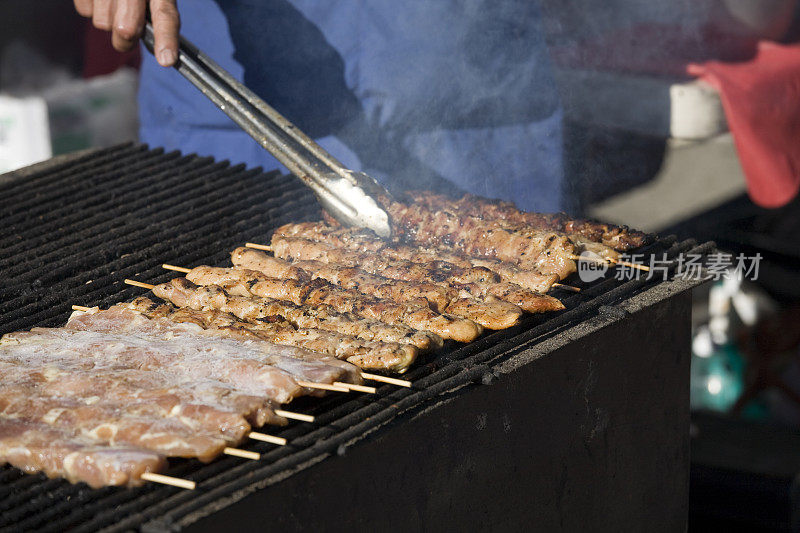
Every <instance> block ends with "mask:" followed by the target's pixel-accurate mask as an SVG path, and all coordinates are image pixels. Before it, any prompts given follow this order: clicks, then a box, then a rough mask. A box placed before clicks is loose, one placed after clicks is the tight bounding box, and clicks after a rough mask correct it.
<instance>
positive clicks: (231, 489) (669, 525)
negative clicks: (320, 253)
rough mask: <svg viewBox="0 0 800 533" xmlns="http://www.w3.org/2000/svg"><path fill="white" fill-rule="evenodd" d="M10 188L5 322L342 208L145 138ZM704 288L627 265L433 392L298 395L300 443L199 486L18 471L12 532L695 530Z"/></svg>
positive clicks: (289, 183)
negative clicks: (692, 365) (695, 306)
mask: <svg viewBox="0 0 800 533" xmlns="http://www.w3.org/2000/svg"><path fill="white" fill-rule="evenodd" d="M0 202H1V203H0V221H2V233H0V333H5V332H9V331H14V330H20V329H28V328H30V327H33V326H58V325H61V324H63V323H64V322H65V321H66V318H67V316H68V315H69V312H70V305H72V304H79V305H89V306H90V305H100V306H102V307H106V306H109V305H113V304H114V303H116V302H119V301H123V300H128V299H131V298H133V297H135V296H139V295H141V294H144V293H145V291H144V290H143V289H137V288H132V287H129V286H126V285H123V284H122V280H123V279H124V278H134V279H139V280H141V281H146V282H149V283H159V282H163V281H166V280H168V279H170V278H172V277H174V274H173V273H167V272H165V271H163V270H162V269H161V268H160V265H161V263H165V262H166V263H172V264H176V265H181V266H187V267H191V266H196V265H199V264H212V265H215V264H218V265H225V264H228V262H229V261H228V253H229V251H230V250H232V249H233V248H235V247H236V246H240V245H241V244H242V243H244V242H246V241H252V242H266V241H267V240H268V238H269V236H270V230H271V229H273V228H275V227H277V226H279V225H281V224H284V223H286V222H292V221H301V220H313V219H318V217H319V215H320V214H319V209H318V207H317V204H316V202H315V200H314V199H313V196H312V195H311V194H310V192H308V191H307V190H306V189H305V188H304V187H303V186H302V185H300V183H299V181H297V180H294V179H293V178H290V177H285V176H281V175H279V174H278V173H268V174H265V173H263V172H261V171H259V170H258V169H254V170H248V169H245V168H243V167H241V166H230V165H228V164H227V163H216V162H214V161H213V160H211V159H208V158H201V157H197V156H185V157H184V156H180V154H177V153H163V151H161V150H148V149H147V147H145V146H142V145H124V146H118V147H114V148H110V149H106V150H102V151H95V152H90V153H85V154H77V155H73V156H68V157H63V158H59V159H55V160H52V161H49V162H47V163H44V164H41V165H37V166H34V167H31V168H28V169H24V170H22V171H18V172H15V173H13V174H9V175H6V176H0ZM711 246H712V245H711V244H706V245H702V246H697V245H696V243H695V242H694V241H683V242H677V241H676V240H675V239H674V238H667V239H662V240H659V241H657V242H656V243H655V244H654V245H652V246H651V247H650V250H649V251H652V252H657V253H659V254H661V253H665V254H667V257H670V258H673V259H674V258H676V257H677V254H679V253H681V252H692V253H706V252H708V251H709V250H710V249H711ZM673 266H674V265H673ZM696 283H697V282H695V281H685V280H670V281H659V280H657V279H654V280H645V279H639V280H615V279H613V277H611V276H609V277H607V278H606V279H605V280H603V281H596V282H593V283H592V284H590V285H585V286H583V290H582V292H581V293H578V294H572V293H564V294H563V298H562V300H563V301H564V303H565V305H566V306H567V310H566V311H563V312H560V313H555V314H550V315H544V316H532V317H528V318H526V319H525V320H524V321H523V322H522V323H521V324H520V325H519V326H516V327H514V328H511V329H509V330H504V331H500V332H495V333H491V334H486V335H484V336H483V337H482V338H480V339H479V340H478V341H476V342H474V343H471V344H469V345H457V344H448V345H446V346H445V348H444V349H442V350H441V351H440V352H438V353H435V354H431V355H430V356H428V357H426V358H425V359H424V360H423V361H421V362H420V364H419V365H417V366H416V367H415V368H413V369H412V370H411V371H410V372H409V374H408V377H409V379H411V380H412V381H413V382H414V387H413V388H412V389H400V388H397V387H392V386H383V387H380V388H379V390H378V394H376V395H337V396H330V397H327V398H324V399H307V400H306V399H301V400H304V401H298V402H296V403H293V404H292V409H294V410H299V411H307V412H311V413H313V414H315V415H316V417H317V421H316V422H315V423H314V424H300V423H298V424H294V425H291V426H290V427H288V428H286V429H284V430H281V431H280V432H279V433H277V434H279V435H281V436H284V437H286V438H287V439H289V441H290V443H291V444H290V445H288V446H285V447H280V448H276V447H273V446H270V445H268V444H264V443H251V444H248V445H246V446H245V447H246V448H249V449H253V450H255V451H258V452H261V453H262V454H263V456H262V460H261V461H245V460H242V459H236V458H232V457H225V458H222V459H219V460H217V461H215V462H213V463H211V464H209V465H201V464H200V463H198V462H196V461H175V462H173V463H171V468H170V470H169V472H168V473H169V474H171V475H175V476H181V477H187V478H191V479H193V480H195V481H197V482H198V489H197V490H195V491H183V490H180V489H174V488H170V487H165V486H159V485H155V484H148V485H146V486H143V487H140V488H136V489H122V488H105V489H100V490H92V489H89V488H88V487H86V486H85V485H82V484H80V485H70V484H69V483H67V482H65V481H63V480H58V479H54V480H48V479H46V478H45V477H44V476H41V475H37V476H29V475H25V474H22V473H21V472H20V471H18V470H16V469H13V468H10V467H7V466H6V467H1V468H0V512H2V516H0V527H3V528H6V529H8V530H25V529H39V530H54V531H64V530H75V531H95V530H110V531H111V530H114V531H117V530H119V531H122V530H130V529H142V530H146V531H175V530H180V529H187V530H198V531H201V530H208V531H213V530H220V529H229V528H230V527H231V526H232V525H234V524H235V525H236V527H242V526H247V525H249V526H252V527H255V528H258V529H263V528H264V527H265V525H267V524H268V525H269V526H274V527H275V528H276V529H277V528H286V529H301V528H314V529H323V530H325V529H327V530H340V529H345V528H349V527H353V526H360V527H363V528H366V527H370V528H374V527H381V528H383V529H389V530H400V529H402V530H407V529H431V530H434V529H453V528H458V529H474V528H475V527H481V528H497V529H509V528H522V527H525V528H533V529H541V530H552V529H553V528H559V529H563V528H568V529H577V528H579V527H580V528H582V527H584V526H586V525H595V524H596V525H597V526H599V527H602V528H603V529H615V530H617V529H648V530H665V531H666V530H676V529H685V523H686V510H687V501H688V481H687V480H688V445H689V442H688V431H687V429H688V425H689V418H688V417H689V411H688V380H689V371H688V365H689V335H690V330H689V328H690V322H689V318H690V303H691V302H690V293H689V291H688V290H689V289H690V288H691V287H692V286H693V285H696ZM271 429H273V428H271ZM270 432H271V433H274V431H270Z"/></svg>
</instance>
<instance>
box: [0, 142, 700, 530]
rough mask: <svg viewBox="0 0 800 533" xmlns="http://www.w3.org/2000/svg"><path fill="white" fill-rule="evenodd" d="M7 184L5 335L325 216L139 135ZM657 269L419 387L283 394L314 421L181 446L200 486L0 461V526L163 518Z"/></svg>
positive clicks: (161, 524)
mask: <svg viewBox="0 0 800 533" xmlns="http://www.w3.org/2000/svg"><path fill="white" fill-rule="evenodd" d="M0 198H3V203H2V205H0V220H2V227H3V231H2V233H1V234H0V272H2V278H0V334H1V333H6V332H9V331H15V330H20V329H28V328H31V327H34V326H59V325H62V324H63V323H64V322H65V321H66V317H67V316H68V315H69V313H70V305H72V304H79V305H100V306H103V307H106V306H109V305H112V304H114V303H116V302H119V301H123V300H129V299H131V298H133V297H135V296H139V295H142V294H143V293H144V292H143V291H142V290H141V289H136V288H132V287H129V286H126V285H124V284H122V280H123V279H124V278H135V279H139V280H142V281H147V282H149V283H160V282H163V281H166V280H168V279H170V278H172V277H174V276H175V274H174V273H169V272H165V271H164V270H162V269H161V268H160V265H161V263H164V262H167V263H172V264H176V265H181V266H188V267H192V266H196V265H199V264H212V265H213V264H220V265H222V264H227V263H228V252H229V251H230V250H232V249H233V248H234V247H236V246H240V245H241V244H242V243H244V242H245V241H253V242H265V241H266V240H267V238H268V237H269V233H270V230H271V229H272V228H275V227H277V226H279V225H281V224H285V223H287V222H292V221H301V220H314V219H318V218H319V208H318V206H317V204H316V201H315V200H314V198H313V195H312V194H311V193H310V191H308V190H307V189H306V188H305V187H303V186H302V185H300V183H299V181H297V180H295V179H293V178H287V177H285V176H281V175H279V174H278V173H277V172H272V173H266V174H265V173H263V172H261V171H260V170H259V169H253V170H248V169H245V168H244V167H243V166H230V165H228V164H227V163H217V162H214V161H213V160H211V159H210V158H201V157H198V156H181V155H180V154H178V153H174V152H173V153H164V152H163V150H148V149H147V147H146V146H143V145H122V146H117V147H113V148H109V149H105V150H102V151H96V152H92V153H90V154H86V155H82V156H78V157H72V158H69V159H68V160H66V161H63V162H61V163H58V162H51V163H49V164H46V165H45V166H43V167H38V168H32V169H30V170H28V171H24V172H21V173H17V174H16V175H10V176H6V177H2V176H0ZM694 246H695V244H694V242H693V241H684V242H676V240H675V239H674V238H671V239H663V240H660V241H657V242H656V243H655V244H654V245H652V246H651V247H650V250H649V251H658V252H659V253H660V252H666V253H668V255H669V256H670V257H674V256H675V255H676V254H677V253H679V252H684V251H688V250H690V249H693V250H694V251H695V252H698V251H699V252H702V251H704V250H707V249H708V247H710V245H704V247H700V248H694ZM655 283H657V281H647V280H644V279H642V280H630V281H619V280H615V279H612V278H608V279H605V280H603V281H599V282H595V283H593V284H592V285H590V286H585V287H583V289H584V290H583V291H582V292H581V293H579V294H572V293H565V294H564V295H563V296H564V297H563V301H564V303H565V305H566V306H567V310H566V311H564V312H561V313H558V314H553V315H548V316H540V317H528V318H526V319H525V320H524V321H523V323H522V324H520V325H519V326H516V327H514V328H511V329H509V330H505V331H502V332H497V333H492V334H488V335H485V336H484V337H482V338H481V339H479V340H478V341H476V342H474V343H471V344H469V345H466V346H459V345H455V344H449V345H446V346H445V348H444V349H443V350H442V351H441V352H440V353H438V354H435V355H432V356H429V357H428V358H427V359H425V360H423V361H422V362H421V364H419V365H417V366H416V367H415V368H414V369H412V370H411V371H410V372H409V374H408V377H409V378H410V379H411V380H412V381H414V385H415V386H414V388H413V389H398V388H396V387H392V386H383V387H380V388H379V390H378V394H376V395H370V396H369V397H366V396H356V397H355V398H354V399H349V398H346V397H345V396H339V397H335V396H331V397H329V398H325V399H321V400H320V399H313V400H311V399H309V400H306V399H301V400H299V401H298V402H297V403H296V404H293V406H292V408H293V409H297V410H307V411H309V412H312V413H313V414H315V415H316V417H317V421H316V422H315V423H314V424H295V425H292V426H290V427H288V428H286V429H284V430H282V431H280V432H279V433H277V434H279V435H280V436H283V437H285V438H287V439H288V440H289V441H290V443H291V444H290V445H288V446H285V447H274V446H271V445H269V444H265V443H258V442H252V443H250V444H248V445H246V446H245V448H247V449H252V450H254V451H258V452H260V453H262V454H263V455H262V457H263V458H262V460H261V461H242V460H240V459H235V458H231V457H224V458H221V459H219V460H217V461H215V462H213V463H211V464H209V465H200V464H199V463H198V462H195V461H174V462H173V463H172V466H171V468H170V470H169V472H168V473H169V474H170V475H175V476H179V477H188V478H191V479H193V480H195V481H197V482H198V484H199V489H198V490H196V491H182V490H180V489H174V488H171V487H165V486H159V485H155V484H148V485H145V486H143V487H139V488H136V489H119V488H104V489H100V490H92V489H89V488H88V487H86V486H85V485H71V484H69V483H67V482H65V481H62V480H48V479H46V478H45V477H44V476H42V475H37V476H29V475H24V474H22V473H21V472H19V471H18V470H16V469H13V468H10V467H7V466H5V467H0V513H2V515H1V516H0V528H4V529H8V530H27V529H41V530H43V531H50V530H52V531H56V530H57V531H64V530H69V529H71V530H75V531H95V530H100V529H109V530H128V529H131V528H139V527H143V526H145V527H146V528H147V529H151V530H159V529H165V530H167V529H172V528H173V527H176V526H180V525H182V524H185V523H188V522H189V521H190V520H191V518H190V515H191V513H193V512H196V511H198V510H200V509H203V508H204V507H207V506H210V505H212V504H214V505H218V504H219V502H220V501H221V500H223V499H225V498H228V497H230V496H231V494H232V493H233V492H235V491H237V490H241V489H243V488H247V487H256V486H265V485H268V484H272V483H276V482H277V481H278V480H279V479H280V478H281V477H282V476H285V475H286V474H287V473H288V472H290V471H291V470H292V469H296V468H301V466H300V465H303V464H308V463H312V462H315V461H317V460H319V459H321V458H324V457H325V456H326V455H329V454H335V453H337V452H339V451H341V450H342V449H343V447H346V446H348V445H350V444H352V443H353V442H355V441H356V440H358V439H359V438H361V437H363V435H365V434H366V433H367V432H368V431H370V430H372V429H374V428H376V427H379V426H381V425H384V424H387V423H389V422H390V421H391V420H392V419H393V418H394V417H395V416H397V415H398V414H399V413H401V412H404V411H407V410H409V409H413V408H415V407H417V406H419V405H421V404H422V403H423V402H425V401H426V400H428V399H430V398H433V397H435V396H437V395H440V394H442V393H443V392H446V391H449V390H452V389H453V388H455V387H457V386H460V385H463V384H465V383H469V382H475V381H480V380H482V379H484V378H485V377H486V376H487V373H489V372H491V368H490V367H489V366H488V364H489V363H494V362H495V361H497V360H501V359H504V358H507V357H510V356H512V355H513V354H515V353H517V352H519V351H520V350H522V349H524V348H525V346H526V345H529V344H530V343H532V342H533V341H538V340H540V339H542V338H543V337H544V336H552V335H554V334H557V333H558V332H559V331H560V330H562V329H564V328H566V327H568V326H571V325H574V324H576V323H578V322H580V321H583V320H586V318H587V317H590V316H594V315H595V314H596V313H598V312H608V311H609V310H613V307H610V306H613V305H614V304H616V303H619V302H621V301H623V300H625V299H626V298H629V297H630V296H632V295H634V294H636V293H638V292H641V291H642V290H644V289H645V288H647V287H648V286H652V285H654V284H655ZM576 284H577V285H581V284H580V283H576ZM611 312H613V311H611ZM271 432H272V431H271Z"/></svg>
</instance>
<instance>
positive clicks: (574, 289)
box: [553, 283, 581, 292]
mask: <svg viewBox="0 0 800 533" xmlns="http://www.w3.org/2000/svg"><path fill="white" fill-rule="evenodd" d="M553 287H557V288H559V289H563V290H565V291H572V292H581V288H580V287H573V286H572V285H564V284H563V283H553Z"/></svg>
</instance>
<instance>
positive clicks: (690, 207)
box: [589, 133, 745, 232]
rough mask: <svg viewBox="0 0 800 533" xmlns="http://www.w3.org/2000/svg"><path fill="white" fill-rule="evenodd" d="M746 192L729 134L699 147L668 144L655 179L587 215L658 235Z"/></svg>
mask: <svg viewBox="0 0 800 533" xmlns="http://www.w3.org/2000/svg"><path fill="white" fill-rule="evenodd" d="M744 191H745V181H744V175H743V174H742V169H741V166H740V164H739V158H738V156H737V155H736V149H735V147H734V145H733V139H732V137H731V135H730V134H729V133H727V134H723V135H719V136H717V137H714V138H711V139H709V140H706V141H701V142H687V141H677V140H670V141H668V146H667V152H666V155H665V157H664V162H663V165H662V167H661V170H660V171H659V173H658V175H657V176H656V177H655V179H653V180H652V181H650V182H648V183H646V184H644V185H642V186H639V187H636V188H634V189H631V190H629V191H626V192H624V193H622V194H619V195H617V196H614V197H612V198H609V199H607V200H604V201H602V202H601V203H599V204H596V205H594V206H591V207H590V208H589V215H590V216H591V217H593V218H597V219H599V220H607V221H610V222H615V223H621V224H627V225H628V226H631V227H633V228H637V229H641V230H645V231H654V232H657V231H659V230H662V229H664V228H667V227H670V226H672V225H673V224H674V223H676V222H679V221H681V220H685V219H687V218H689V217H691V216H693V215H695V214H697V213H700V212H703V211H706V210H708V209H709V208H711V207H714V206H716V205H719V204H721V203H722V202H724V201H726V200H729V199H731V198H733V197H735V196H738V195H740V194H742V192H744Z"/></svg>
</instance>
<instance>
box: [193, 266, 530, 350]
mask: <svg viewBox="0 0 800 533" xmlns="http://www.w3.org/2000/svg"><path fill="white" fill-rule="evenodd" d="M191 275H192V277H191V278H189V277H188V276H187V279H189V281H192V282H193V283H196V284H198V285H218V286H223V287H224V288H225V289H226V290H227V291H228V292H229V293H231V294H233V295H237V296H258V297H261V298H274V299H276V300H283V301H289V302H292V303H294V304H295V305H307V306H318V305H328V306H330V307H332V308H333V309H335V310H336V311H338V312H339V313H351V314H354V315H356V316H359V317H361V318H366V319H370V320H378V321H381V322H385V323H387V324H393V325H397V324H405V325H406V326H409V327H411V328H414V329H417V330H423V331H432V332H434V333H436V334H437V335H439V336H441V337H442V338H446V339H454V340H457V341H460V342H470V341H472V340H474V339H475V338H477V337H478V335H480V334H481V332H482V328H481V327H480V326H479V325H478V324H476V323H474V322H472V321H471V320H466V319H463V318H459V317H454V316H452V315H442V314H438V313H436V312H435V311H433V310H432V309H431V308H430V307H428V306H427V305H423V304H420V303H419V302H416V303H407V304H398V303H396V302H392V301H386V300H376V299H374V298H370V297H368V296H366V295H363V294H361V293H359V292H357V291H353V290H346V289H342V288H340V287H337V286H335V285H332V284H330V283H328V282H327V281H325V280H323V279H316V280H312V281H308V282H303V281H300V280H297V279H278V278H271V277H268V276H265V275H264V274H261V273H260V272H256V271H252V270H251V271H246V270H245V271H242V270H241V269H224V268H215V267H198V268H195V269H193V270H192V272H191ZM520 314H521V313H518V314H517V315H516V317H515V322H516V319H518V318H519V316H520Z"/></svg>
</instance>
